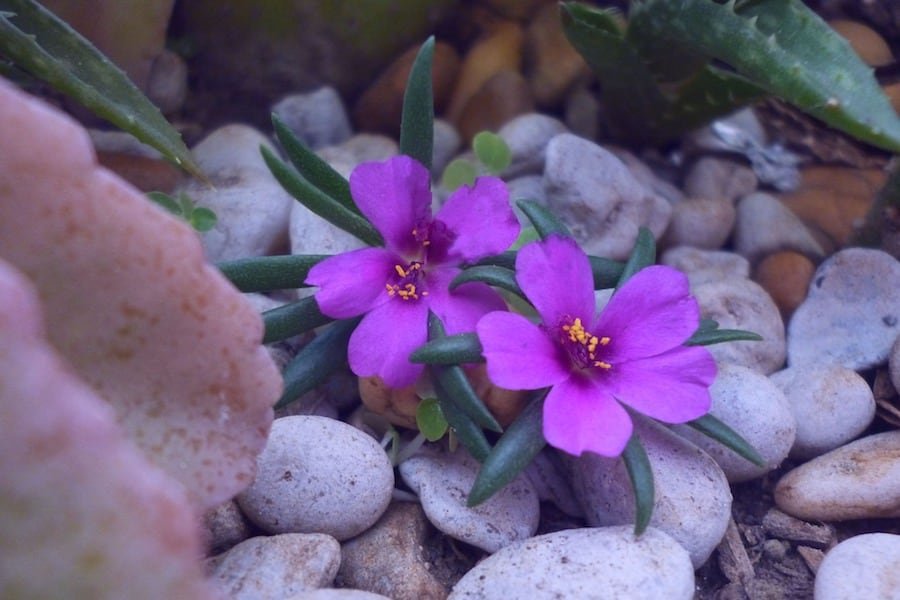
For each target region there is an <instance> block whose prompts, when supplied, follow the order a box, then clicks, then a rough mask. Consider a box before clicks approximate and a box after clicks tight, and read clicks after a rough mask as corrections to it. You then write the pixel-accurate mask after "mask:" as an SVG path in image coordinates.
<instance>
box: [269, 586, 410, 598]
mask: <svg viewBox="0 0 900 600" xmlns="http://www.w3.org/2000/svg"><path fill="white" fill-rule="evenodd" d="M284 600H399V599H398V598H388V597H387V596H382V595H381V594H373V593H372V592H364V591H362V590H348V589H336V588H320V589H318V590H310V591H308V592H300V593H299V594H295V595H293V596H291V597H290V598H285V599H284Z"/></svg>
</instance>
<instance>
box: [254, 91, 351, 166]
mask: <svg viewBox="0 0 900 600" xmlns="http://www.w3.org/2000/svg"><path fill="white" fill-rule="evenodd" d="M272 112H274V113H275V114H276V115H278V117H279V118H280V119H281V120H282V121H284V124H285V125H287V127H288V129H290V130H291V132H292V133H293V134H294V135H296V136H297V137H298V138H299V139H300V140H301V141H302V142H304V143H305V144H306V145H307V146H309V147H310V148H312V149H313V150H316V149H318V148H323V147H325V146H334V145H336V144H340V143H342V142H344V141H346V140H347V139H349V138H350V136H351V135H352V133H353V130H352V129H351V127H350V119H349V118H348V117H347V111H346V109H345V108H344V101H343V100H342V99H341V96H340V94H338V92H337V90H335V89H334V88H333V87H329V86H324V87H320V88H319V89H317V90H314V91H312V92H308V93H305V94H292V95H290V96H287V97H285V98H282V99H281V100H279V101H278V103H277V104H275V106H274V107H272Z"/></svg>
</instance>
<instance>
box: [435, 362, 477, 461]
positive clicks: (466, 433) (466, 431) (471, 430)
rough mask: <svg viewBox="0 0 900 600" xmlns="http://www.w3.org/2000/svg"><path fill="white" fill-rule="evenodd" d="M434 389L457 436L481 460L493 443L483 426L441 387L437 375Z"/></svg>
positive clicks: (442, 410) (470, 452)
mask: <svg viewBox="0 0 900 600" xmlns="http://www.w3.org/2000/svg"><path fill="white" fill-rule="evenodd" d="M432 384H433V385H434V391H435V393H436V394H437V398H438V402H440V405H441V412H443V413H444V418H445V419H447V423H449V424H450V427H452V428H453V431H454V432H456V437H457V438H459V441H460V443H461V444H462V445H463V446H465V448H466V450H468V451H469V454H471V455H472V456H473V457H474V458H475V460H477V461H478V462H481V461H483V460H484V459H485V457H486V456H487V455H488V454H489V453H490V451H491V444H490V443H489V442H488V440H487V438H486V437H485V435H484V432H483V431H482V430H481V427H479V426H478V425H476V424H475V421H473V420H472V419H471V418H470V417H469V415H467V414H466V413H464V412H463V411H462V410H461V409H460V408H459V407H458V406H457V405H456V403H455V402H454V400H453V397H452V396H451V395H450V392H448V391H447V390H445V389H444V388H443V387H441V384H440V381H438V378H437V377H435V378H434V380H433V381H432Z"/></svg>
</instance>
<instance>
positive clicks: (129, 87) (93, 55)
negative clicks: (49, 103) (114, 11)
mask: <svg viewBox="0 0 900 600" xmlns="http://www.w3.org/2000/svg"><path fill="white" fill-rule="evenodd" d="M0 56H4V57H6V58H7V59H9V60H11V61H13V62H14V63H15V64H16V65H17V66H19V67H21V68H23V69H25V70H27V71H28V72H29V73H31V74H32V75H34V76H35V77H37V78H38V79H41V80H43V81H45V82H47V83H49V84H50V85H51V86H53V87H54V88H55V89H57V90H58V91H60V92H62V93H64V94H66V95H68V96H71V97H72V98H73V99H74V100H76V101H77V102H79V103H80V104H82V105H83V106H84V107H86V108H87V109H89V110H90V111H91V112H93V113H94V114H96V115H98V116H100V117H102V118H104V119H106V120H108V121H109V122H110V123H112V124H114V125H115V126H117V127H119V128H121V129H122V130H124V131H127V132H128V133H130V134H132V135H133V136H135V137H136V138H137V139H139V140H140V141H142V142H144V143H146V144H148V145H150V146H152V147H154V148H156V149H157V150H159V151H160V153H162V154H163V156H165V157H166V158H167V159H169V160H171V161H172V162H174V163H175V164H176V165H179V166H180V167H182V168H183V169H185V170H186V171H187V172H189V173H191V174H192V175H194V176H196V177H199V178H200V179H204V180H205V179H206V177H205V176H204V175H203V173H202V171H201V170H200V167H199V166H198V165H197V164H196V163H195V162H194V159H193V157H192V156H191V153H190V151H188V149H187V146H185V145H184V142H183V141H182V139H181V135H180V134H179V133H178V132H177V131H176V130H175V128H174V127H172V126H171V125H170V124H169V122H168V121H167V120H166V118H165V117H163V115H162V113H160V112H159V109H158V108H156V106H154V105H153V103H152V102H150V100H148V99H147V97H146V96H145V95H144V94H143V93H142V92H141V91H140V90H139V89H138V88H137V87H136V86H135V85H134V84H133V83H132V82H131V81H130V80H129V79H128V77H127V76H126V75H125V73H124V72H122V70H121V69H119V68H118V67H117V66H116V65H114V64H113V63H112V62H111V61H110V60H109V59H108V58H106V57H105V56H104V55H103V54H102V53H101V52H100V51H99V50H97V48H95V47H94V46H93V45H92V44H91V43H90V42H89V41H87V40H86V39H85V38H83V37H82V36H81V35H80V34H78V33H77V32H76V31H75V30H74V29H72V28H71V27H69V26H68V25H67V24H66V23H64V22H63V21H61V20H60V19H58V18H57V17H56V16H55V15H54V14H53V13H51V12H50V11H48V10H47V9H45V8H43V7H42V6H41V5H40V4H38V3H37V2H34V1H33V0H2V1H0Z"/></svg>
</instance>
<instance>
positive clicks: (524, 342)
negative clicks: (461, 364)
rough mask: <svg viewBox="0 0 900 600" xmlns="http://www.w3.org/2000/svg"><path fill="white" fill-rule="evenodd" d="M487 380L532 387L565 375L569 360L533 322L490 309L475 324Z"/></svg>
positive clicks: (506, 385) (512, 387)
mask: <svg viewBox="0 0 900 600" xmlns="http://www.w3.org/2000/svg"><path fill="white" fill-rule="evenodd" d="M475 330H476V331H477V332H478V339H479V340H481V345H482V348H483V352H482V353H483V354H484V358H485V359H486V360H487V372H488V377H489V378H490V380H491V381H492V382H493V383H494V384H495V385H498V386H500V387H503V388H506V389H510V390H534V389H538V388H542V387H547V386H548V385H553V384H555V383H559V382H561V381H564V380H566V379H567V378H569V377H570V376H571V375H572V373H571V370H570V368H569V362H568V360H567V358H566V357H565V356H563V355H562V354H561V352H560V349H559V347H558V346H557V345H556V344H555V343H554V342H553V341H552V340H551V339H550V338H548V337H547V335H546V334H545V333H544V332H543V331H542V330H541V329H540V328H539V327H538V326H537V325H535V324H534V323H532V322H531V321H529V320H528V319H526V318H525V317H523V316H522V315H517V314H515V313H510V312H492V313H490V314H488V315H485V316H484V317H482V318H481V320H480V321H478V325H477V326H476V327H475Z"/></svg>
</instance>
